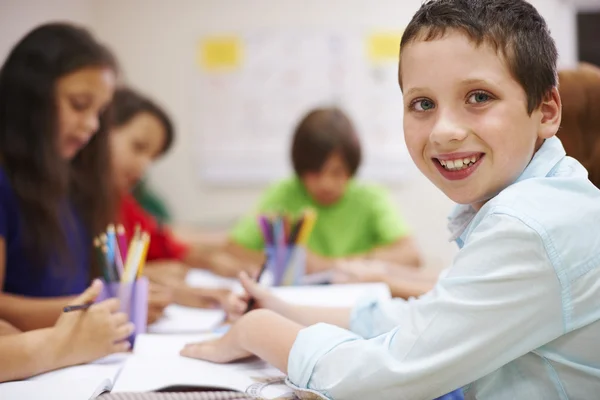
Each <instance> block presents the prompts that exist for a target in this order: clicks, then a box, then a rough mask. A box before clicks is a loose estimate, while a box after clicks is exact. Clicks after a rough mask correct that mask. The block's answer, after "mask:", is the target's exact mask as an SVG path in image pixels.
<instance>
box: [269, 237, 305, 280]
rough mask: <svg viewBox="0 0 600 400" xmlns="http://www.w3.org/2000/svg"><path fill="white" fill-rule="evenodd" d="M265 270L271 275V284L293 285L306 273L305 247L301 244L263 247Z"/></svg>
mask: <svg viewBox="0 0 600 400" xmlns="http://www.w3.org/2000/svg"><path fill="white" fill-rule="evenodd" d="M265 255H266V256H267V271H269V272H270V273H271V274H272V276H273V286H294V285H299V284H301V282H302V278H304V275H305V274H306V248H305V247H304V246H301V245H296V246H284V247H275V246H267V247H266V248H265Z"/></svg>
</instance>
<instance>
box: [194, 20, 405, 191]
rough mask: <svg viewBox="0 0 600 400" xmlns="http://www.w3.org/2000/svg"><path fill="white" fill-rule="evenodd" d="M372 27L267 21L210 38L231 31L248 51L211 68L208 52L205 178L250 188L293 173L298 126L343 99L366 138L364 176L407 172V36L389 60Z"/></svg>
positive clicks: (200, 129) (203, 91) (203, 82)
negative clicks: (403, 66)
mask: <svg viewBox="0 0 600 400" xmlns="http://www.w3.org/2000/svg"><path fill="white" fill-rule="evenodd" d="M372 32H375V30H365V29H346V30H341V29H338V30H329V31H324V30H315V29H281V28H263V29H253V30H250V31H246V32H236V33H235V34H234V35H232V34H231V33H219V32H216V33H213V34H210V35H206V36H204V37H201V38H200V40H199V42H198V43H199V44H198V46H201V45H202V46H206V43H209V42H210V41H211V40H215V39H214V38H220V37H225V35H227V37H229V38H230V39H229V40H230V41H234V42H236V43H235V44H234V45H232V44H231V43H229V45H231V46H237V47H239V49H238V50H239V53H240V54H239V57H238V58H237V59H235V60H234V59H231V57H230V56H231V55H222V57H223V60H221V61H222V62H223V65H222V67H223V68H218V67H217V68H213V67H214V65H213V67H211V66H210V65H209V64H207V63H210V60H209V61H206V57H208V56H206V55H205V56H204V57H205V65H201V64H202V63H201V62H200V61H199V62H198V65H197V66H196V68H195V77H194V79H193V82H194V85H193V86H192V90H193V99H194V100H193V102H194V113H193V115H194V125H193V126H194V128H193V129H194V135H195V138H197V141H196V146H197V149H196V150H197V151H196V152H195V153H196V154H197V157H196V161H195V162H196V163H197V170H198V171H199V177H200V178H201V179H202V180H203V181H204V182H209V183H212V184H218V185H245V184H264V183H268V182H272V181H273V180H276V179H280V178H284V177H286V176H289V174H290V173H292V167H291V162H290V155H289V154H290V142H291V137H292V135H293V131H294V128H295V126H296V124H297V123H298V122H299V120H300V119H301V118H302V117H303V116H304V115H305V114H306V113H307V112H308V111H309V110H310V109H312V108H314V107H318V106H338V107H340V108H342V109H343V110H344V111H346V112H347V113H348V115H349V117H350V118H351V119H352V121H353V122H354V124H355V126H356V128H357V130H358V133H359V136H360V139H361V143H362V147H363V164H362V166H361V168H360V170H359V173H358V175H359V177H362V178H366V179H370V180H374V181H380V182H398V181H401V180H404V179H406V178H407V176H408V175H410V172H409V171H412V170H413V168H414V167H412V162H411V161H410V157H409V155H408V152H407V149H406V146H405V143H404V138H403V133H402V110H403V103H402V95H401V92H400V88H399V86H398V79H397V71H398V65H397V63H398V60H397V50H396V49H399V38H400V36H399V35H398V44H397V45H396V44H395V43H392V44H393V48H392V51H393V53H394V55H395V56H394V57H391V58H390V57H388V58H387V59H386V58H385V57H384V55H381V54H380V55H379V56H378V55H377V54H373V49H372V48H370V47H369V46H372V45H373V42H372V40H373V37H374V36H373V35H374V34H373V33H372ZM388 47H389V45H388ZM196 51H197V52H199V51H200V50H199V49H196ZM375 51H376V50H375ZM380 51H381V50H380ZM383 51H385V50H383ZM388 52H389V49H388ZM216 57H220V56H219V55H218V54H217V56H216ZM213 61H214V60H213ZM218 62H219V60H217V61H216V63H218ZM228 63H229V64H228Z"/></svg>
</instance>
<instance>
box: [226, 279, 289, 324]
mask: <svg viewBox="0 0 600 400" xmlns="http://www.w3.org/2000/svg"><path fill="white" fill-rule="evenodd" d="M239 278H240V283H241V284H242V287H243V288H244V292H243V293H241V294H240V293H231V294H230V295H229V297H228V299H227V301H226V302H225V304H224V305H223V308H224V310H225V313H226V314H227V321H228V322H233V321H237V320H238V319H239V318H240V317H241V316H242V315H244V314H245V313H246V312H248V311H250V310H251V309H254V308H269V309H272V310H276V309H277V305H278V304H279V303H281V300H280V299H279V298H278V297H277V296H275V295H274V294H273V293H272V292H271V291H270V290H269V289H268V288H266V287H264V286H261V285H260V284H259V283H258V282H257V280H256V279H253V278H251V277H250V276H248V274H246V273H245V272H242V273H240V275H239Z"/></svg>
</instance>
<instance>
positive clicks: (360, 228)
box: [228, 108, 420, 273]
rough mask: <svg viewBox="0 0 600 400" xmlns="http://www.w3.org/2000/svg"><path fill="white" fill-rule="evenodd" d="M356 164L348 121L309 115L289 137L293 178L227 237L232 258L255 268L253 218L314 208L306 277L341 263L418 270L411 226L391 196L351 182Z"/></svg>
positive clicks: (333, 114) (258, 243)
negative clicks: (375, 263)
mask: <svg viewBox="0 0 600 400" xmlns="http://www.w3.org/2000/svg"><path fill="white" fill-rule="evenodd" d="M360 161H361V147H360V143H359V140H358V136H357V134H356V132H355V130H354V127H353V125H352V123H351V121H350V120H349V118H348V117H347V116H346V115H345V114H344V113H343V112H342V111H340V110H339V109H337V108H323V109H316V110H313V111H311V112H310V113H309V114H308V115H306V116H305V117H304V119H303V120H302V121H301V122H300V124H299V125H298V127H297V128H296V131H295V133H294V138H293V143H292V163H293V166H294V170H295V172H296V176H295V177H293V178H290V179H286V180H284V181H281V182H279V183H276V184H275V185H273V186H272V187H271V188H269V189H268V190H267V191H266V193H265V194H264V195H263V197H262V199H261V201H260V202H259V204H258V207H257V208H256V209H255V210H254V212H252V213H250V214H248V215H246V216H245V217H243V218H242V219H241V220H240V221H239V223H238V224H237V225H236V226H235V227H234V229H233V231H232V232H231V235H230V243H229V245H228V248H229V250H230V252H231V253H233V254H234V255H236V256H237V257H238V258H240V259H242V260H244V261H246V262H251V263H258V262H260V261H259V260H260V259H261V258H262V250H263V248H264V241H263V237H262V234H261V232H260V229H259V226H258V224H257V215H258V214H260V213H269V212H284V213H292V214H299V213H300V212H302V211H303V210H305V209H307V208H312V209H314V210H315V211H316V212H317V220H316V224H315V226H314V230H313V231H312V233H311V235H310V238H309V241H308V243H307V250H308V253H307V272H309V273H314V272H321V271H325V270H329V269H332V268H333V267H334V266H335V264H336V262H337V261H339V260H341V259H344V260H348V259H353V260H357V259H376V260H381V261H387V262H391V263H396V264H402V265H413V266H417V265H419V262H420V261H419V255H418V253H417V250H416V248H415V245H414V243H413V240H412V239H411V237H410V232H409V228H408V226H407V224H406V222H405V221H404V220H403V219H402V218H401V216H400V214H399V213H398V210H397V209H396V207H395V206H394V204H393V201H392V200H391V198H390V196H389V195H388V193H387V192H386V191H385V190H384V189H383V188H381V187H378V186H375V185H365V184H362V183H358V182H356V181H355V180H354V175H355V174H356V171H357V170H358V167H359V165H360Z"/></svg>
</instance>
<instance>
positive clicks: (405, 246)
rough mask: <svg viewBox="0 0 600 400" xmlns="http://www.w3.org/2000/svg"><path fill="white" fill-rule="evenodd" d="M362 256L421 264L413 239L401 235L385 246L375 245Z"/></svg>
mask: <svg viewBox="0 0 600 400" xmlns="http://www.w3.org/2000/svg"><path fill="white" fill-rule="evenodd" d="M364 257H365V258H367V259H371V260H378V261H386V262H390V263H395V264H399V265H407V266H413V267H418V266H420V265H421V256H420V255H419V251H418V250H417V247H416V245H415V242H414V240H413V239H412V238H410V237H403V238H400V239H398V240H396V241H395V242H393V243H391V244H389V245H387V246H380V247H377V248H375V249H373V250H371V251H370V252H368V253H367V254H364Z"/></svg>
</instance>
